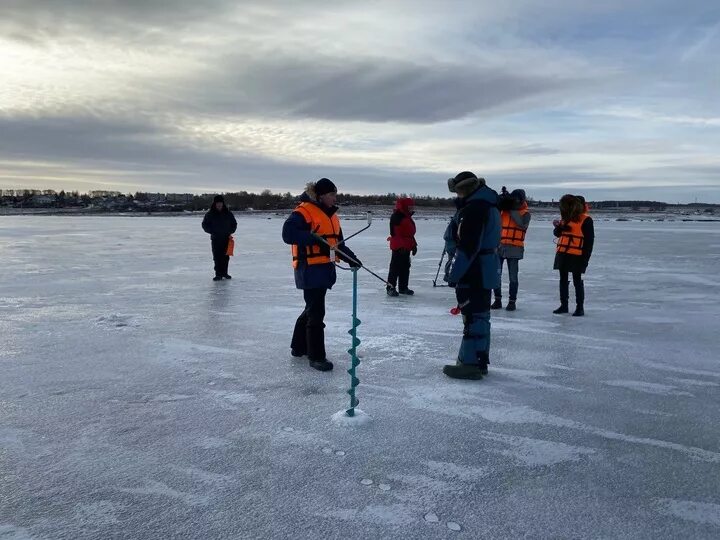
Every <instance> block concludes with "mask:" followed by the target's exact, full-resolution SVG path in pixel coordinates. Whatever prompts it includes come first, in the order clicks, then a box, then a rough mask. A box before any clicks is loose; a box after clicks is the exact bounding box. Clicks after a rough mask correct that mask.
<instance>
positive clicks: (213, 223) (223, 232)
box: [202, 205, 237, 239]
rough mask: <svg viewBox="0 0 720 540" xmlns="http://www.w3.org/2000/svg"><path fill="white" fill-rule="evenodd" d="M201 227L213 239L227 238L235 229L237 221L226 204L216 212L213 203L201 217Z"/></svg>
mask: <svg viewBox="0 0 720 540" xmlns="http://www.w3.org/2000/svg"><path fill="white" fill-rule="evenodd" d="M202 228H203V231H205V232H206V233H208V234H209V235H210V237H211V238H213V239H221V238H227V237H228V236H230V235H231V234H232V233H234V232H235V231H236V230H237V221H235V216H233V213H232V212H231V211H230V210H228V208H227V206H223V209H222V210H220V211H219V212H218V211H217V209H216V208H215V206H214V205H213V206H212V207H211V208H210V210H208V212H207V214H205V217H204V218H203V222H202Z"/></svg>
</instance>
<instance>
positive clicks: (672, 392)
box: [603, 380, 695, 397]
mask: <svg viewBox="0 0 720 540" xmlns="http://www.w3.org/2000/svg"><path fill="white" fill-rule="evenodd" d="M603 384H606V385H608V386H615V387H618V388H626V389H628V390H634V391H636V392H643V393H645V394H654V395H657V396H688V397H695V396H694V395H693V394H691V393H690V392H685V391H684V390H678V389H677V387H675V386H670V385H668V384H659V383H649V382H644V381H620V380H618V381H603Z"/></svg>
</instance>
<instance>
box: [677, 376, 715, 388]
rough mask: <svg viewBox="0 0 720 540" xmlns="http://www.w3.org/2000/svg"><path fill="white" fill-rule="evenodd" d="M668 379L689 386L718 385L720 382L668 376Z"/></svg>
mask: <svg viewBox="0 0 720 540" xmlns="http://www.w3.org/2000/svg"><path fill="white" fill-rule="evenodd" d="M668 379H669V380H671V381H673V382H676V383H679V384H687V385H689V386H720V384H718V383H716V382H712V381H701V380H698V379H681V378H679V377H668Z"/></svg>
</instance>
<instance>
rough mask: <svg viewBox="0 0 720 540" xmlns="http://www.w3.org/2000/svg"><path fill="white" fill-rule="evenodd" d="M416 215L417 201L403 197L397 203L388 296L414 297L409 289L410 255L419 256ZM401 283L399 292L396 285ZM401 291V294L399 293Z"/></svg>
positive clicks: (391, 234)
mask: <svg viewBox="0 0 720 540" xmlns="http://www.w3.org/2000/svg"><path fill="white" fill-rule="evenodd" d="M414 213H415V201H413V200H412V199H411V198H409V197H401V198H399V199H398V200H397V202H396V203H395V211H394V212H393V214H392V216H390V236H388V240H389V241H390V250H391V251H392V257H391V259H390V271H389V272H388V279H387V280H388V283H390V284H391V285H392V286H393V287H392V288H391V287H390V285H388V287H387V295H388V296H399V295H401V294H406V295H408V296H409V295H413V294H415V291H412V290H410V289H408V282H409V281H410V254H411V253H412V254H413V255H415V254H417V242H416V241H415V222H414V221H413V218H412V215H413V214H414ZM398 281H400V286H399V287H398V290H395V285H396V284H397V282H398ZM398 291H399V292H398Z"/></svg>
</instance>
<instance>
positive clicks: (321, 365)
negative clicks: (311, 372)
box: [310, 360, 333, 371]
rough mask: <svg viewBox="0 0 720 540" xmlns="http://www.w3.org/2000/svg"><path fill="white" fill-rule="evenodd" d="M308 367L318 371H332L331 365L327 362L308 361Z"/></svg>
mask: <svg viewBox="0 0 720 540" xmlns="http://www.w3.org/2000/svg"><path fill="white" fill-rule="evenodd" d="M310 367H312V368H315V369H317V370H318V371H332V368H333V364H332V362H330V361H328V360H310Z"/></svg>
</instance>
